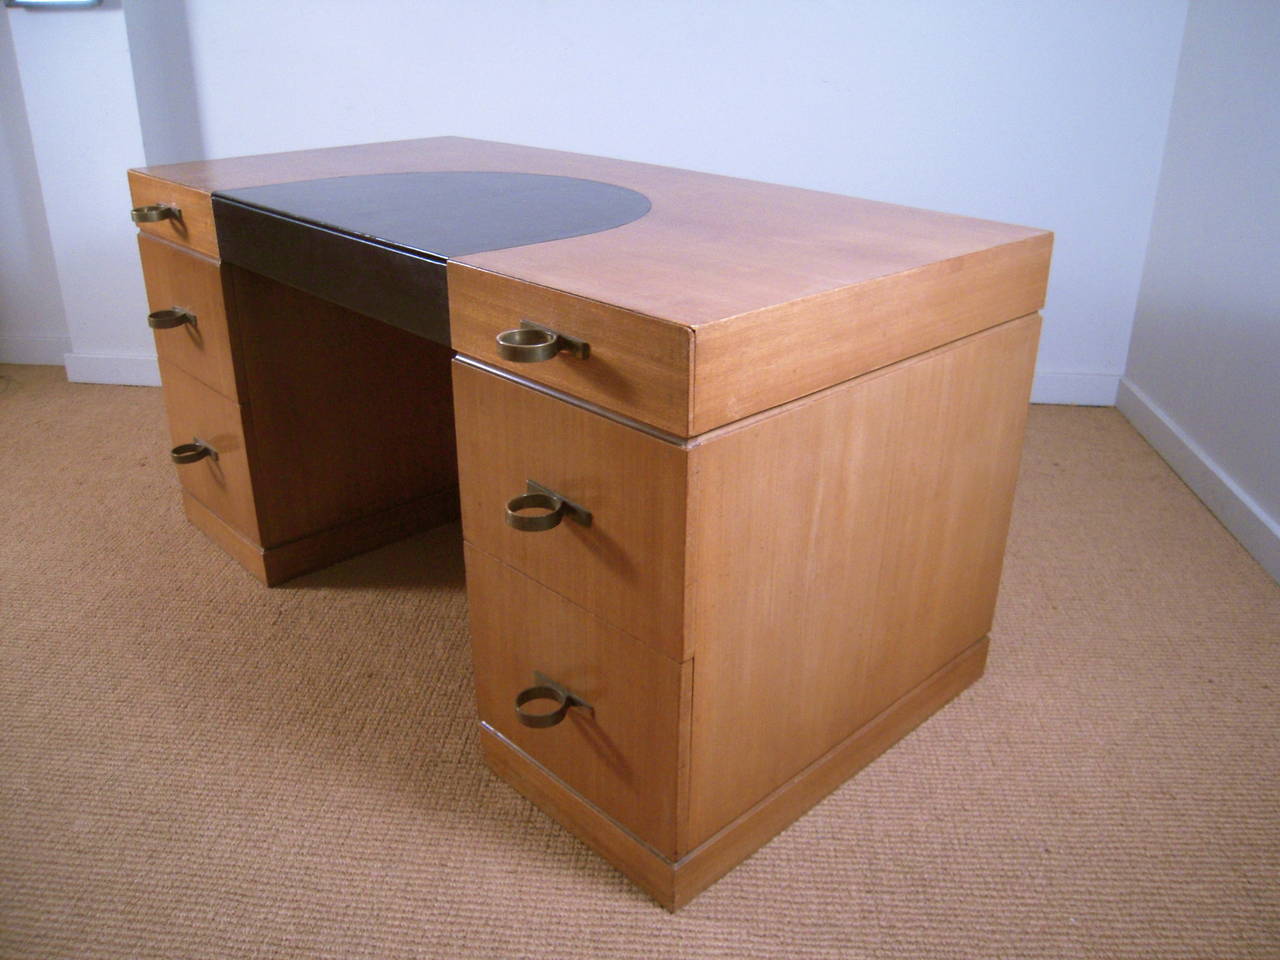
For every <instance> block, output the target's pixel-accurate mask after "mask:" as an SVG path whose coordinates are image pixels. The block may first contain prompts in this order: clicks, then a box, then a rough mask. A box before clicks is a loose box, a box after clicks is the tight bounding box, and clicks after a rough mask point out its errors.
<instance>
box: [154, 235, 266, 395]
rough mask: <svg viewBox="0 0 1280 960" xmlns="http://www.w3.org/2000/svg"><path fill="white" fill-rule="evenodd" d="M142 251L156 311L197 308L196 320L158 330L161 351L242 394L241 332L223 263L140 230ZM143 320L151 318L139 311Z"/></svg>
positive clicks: (221, 388)
mask: <svg viewBox="0 0 1280 960" xmlns="http://www.w3.org/2000/svg"><path fill="white" fill-rule="evenodd" d="M138 253H139V255H140V256H141V258H142V274H143V279H144V280H145V281H146V285H147V305H148V307H149V308H150V309H151V310H152V311H156V310H169V309H171V308H174V307H180V308H182V309H183V310H186V311H188V312H190V313H193V314H195V317H196V322H195V324H194V325H191V324H183V325H182V326H180V327H172V328H170V329H167V330H156V331H155V341H156V353H157V354H158V355H159V357H160V359H161V360H165V361H167V362H169V363H171V364H173V365H174V366H176V367H181V368H182V369H183V370H185V371H186V372H187V373H189V374H191V375H192V376H193V377H195V378H196V379H197V380H200V381H201V382H203V383H205V384H207V385H208V386H211V387H213V389H215V390H217V391H218V392H219V393H220V394H222V395H223V396H224V397H227V398H229V399H231V400H239V399H240V392H241V388H240V384H239V379H240V376H241V374H242V372H243V370H242V368H241V367H240V366H238V365H237V363H236V361H237V359H238V356H237V351H238V350H239V344H238V342H237V333H238V331H236V329H235V326H234V317H228V316H227V307H226V298H225V292H224V289H223V279H222V268H221V265H220V264H219V263H218V261H216V260H210V259H208V258H206V257H203V256H200V255H199V254H196V253H193V252H191V251H190V250H188V249H186V248H184V247H179V246H176V245H174V244H172V243H169V242H166V241H164V240H157V239H155V238H154V237H152V236H150V235H149V234H145V233H139V234H138ZM138 323H140V324H141V323H146V318H145V317H139V318H138Z"/></svg>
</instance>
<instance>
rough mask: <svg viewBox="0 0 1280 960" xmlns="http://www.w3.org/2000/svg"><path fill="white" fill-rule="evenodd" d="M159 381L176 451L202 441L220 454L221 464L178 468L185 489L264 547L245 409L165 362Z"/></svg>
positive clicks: (210, 460) (207, 461)
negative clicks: (161, 385) (252, 472)
mask: <svg viewBox="0 0 1280 960" xmlns="http://www.w3.org/2000/svg"><path fill="white" fill-rule="evenodd" d="M160 380H161V382H162V383H163V384H164V405H165V411H166V412H167V413H168V415H169V435H170V439H171V441H172V443H173V445H174V446H178V445H179V444H183V443H190V442H191V440H192V438H193V437H199V438H200V439H201V440H203V441H205V442H206V443H208V444H209V445H210V446H212V447H213V448H214V449H215V450H216V451H217V452H218V456H217V459H216V460H215V459H213V458H211V457H206V458H205V459H203V460H198V461H196V462H195V463H185V464H178V465H177V470H178V479H179V481H180V482H181V483H182V487H183V489H184V490H185V491H186V492H187V493H188V494H190V495H191V496H192V497H194V498H195V499H196V500H198V501H200V503H202V504H203V505H204V506H205V507H207V508H208V509H209V510H210V511H212V512H213V513H215V514H216V515H217V516H218V517H220V518H221V519H222V520H223V522H225V523H227V524H229V525H231V526H232V527H234V528H235V529H236V530H237V531H238V532H239V533H240V534H241V535H243V536H244V537H246V538H247V539H249V540H250V541H252V542H253V543H254V544H256V545H258V546H261V544H262V534H261V530H260V528H259V525H258V512H257V509H256V507H255V505H254V499H253V484H252V480H251V477H250V472H249V460H250V455H249V451H248V449H247V444H246V438H245V434H246V431H245V424H244V410H245V408H243V407H241V406H240V405H239V404H237V403H236V402H235V401H233V400H228V399H227V398H226V397H224V396H222V394H220V393H218V392H217V391H216V390H214V389H213V388H212V387H208V386H205V385H204V384H203V383H201V382H200V381H199V380H197V379H196V378H195V377H193V376H191V374H189V373H187V372H186V371H184V370H182V369H180V368H179V367H176V366H174V365H173V364H171V363H167V362H165V361H164V360H161V361H160Z"/></svg>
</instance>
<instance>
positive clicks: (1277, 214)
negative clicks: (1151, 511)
mask: <svg viewBox="0 0 1280 960" xmlns="http://www.w3.org/2000/svg"><path fill="white" fill-rule="evenodd" d="M1277 57H1280V4H1277V3H1273V2H1266V0H1214V2H1212V3H1207V2H1206V3H1196V4H1193V5H1192V8H1191V14H1190V17H1189V19H1188V22H1187V31H1186V39H1185V44H1184V47H1183V52H1182V62H1181V66H1180V68H1179V71H1178V81H1177V92H1176V97H1175V100H1174V107H1173V116H1172V120H1171V122H1170V126H1169V141H1168V149H1167V152H1166V154H1165V159H1164V169H1163V172H1162V175H1161V178H1160V191H1159V198H1158V201H1157V204H1156V212H1155V219H1154V224H1153V229H1152V235H1151V245H1150V250H1149V254H1148V257H1147V264H1146V272H1145V275H1144V277H1143V283H1142V292H1141V297H1140V299H1139V304H1138V312H1137V318H1136V322H1135V325H1134V331H1133V344H1132V347H1131V348H1130V353H1129V366H1128V370H1127V371H1126V374H1125V383H1124V386H1123V388H1122V390H1121V397H1120V401H1119V405H1120V408H1121V410H1123V411H1124V412H1125V414H1126V415H1128V416H1129V418H1130V419H1131V420H1132V421H1133V422H1134V424H1135V425H1136V426H1137V427H1138V428H1139V429H1140V430H1141V431H1142V432H1143V434H1145V435H1146V437H1147V439H1148V440H1150V441H1151V443H1152V445H1153V446H1155V447H1156V449H1157V450H1159V451H1160V452H1161V454H1163V455H1164V457H1165V458H1166V459H1167V460H1168V461H1169V462H1170V463H1171V464H1173V466H1174V468H1175V469H1177V470H1178V472H1179V473H1180V474H1181V475H1182V476H1183V478H1184V479H1185V480H1187V482H1188V483H1189V484H1190V485H1191V487H1192V488H1193V489H1194V490H1195V491H1196V492H1197V493H1198V494H1199V495H1200V497H1201V498H1202V499H1203V500H1204V501H1205V502H1206V503H1207V504H1208V505H1209V506H1210V507H1211V508H1212V509H1213V510H1214V512H1215V513H1217V515H1218V516H1219V518H1220V519H1221V520H1222V521H1223V522H1224V523H1225V524H1226V526H1227V527H1228V528H1229V529H1230V530H1231V531H1232V532H1233V533H1234V534H1235V535H1236V536H1237V537H1238V538H1239V539H1240V540H1241V542H1242V543H1244V545H1245V546H1246V547H1247V548H1249V550H1250V552H1252V553H1253V555H1254V556H1255V557H1257V558H1258V559H1259V560H1260V561H1261V562H1262V563H1263V565H1264V566H1265V567H1267V569H1268V570H1269V571H1270V572H1271V574H1272V576H1275V577H1276V578H1277V579H1280V71H1278V70H1277Z"/></svg>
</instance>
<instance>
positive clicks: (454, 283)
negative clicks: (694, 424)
mask: <svg viewBox="0 0 1280 960" xmlns="http://www.w3.org/2000/svg"><path fill="white" fill-rule="evenodd" d="M448 278H449V325H450V336H451V342H452V345H453V349H455V350H457V351H458V352H459V353H463V354H466V355H468V356H472V357H475V358H476V359H477V360H482V361H484V362H485V363H489V364H492V365H494V366H497V367H502V368H503V369H506V370H509V371H511V372H512V373H514V374H516V375H518V376H520V377H524V378H526V379H529V380H533V381H536V382H538V383H542V384H546V385H547V386H549V387H552V388H554V389H556V390H561V391H563V392H565V393H569V394H572V395H573V396H575V397H581V398H582V399H584V400H587V401H589V402H590V403H594V404H597V405H599V406H601V407H604V408H605V409H607V410H613V411H615V412H617V413H621V414H622V415H624V416H626V417H630V418H632V419H634V420H639V421H640V422H641V423H647V424H651V425H652V426H655V427H657V428H658V429H660V430H664V431H666V432H667V433H671V434H674V435H676V436H678V437H685V436H688V435H689V384H690V376H689V364H690V349H691V344H692V333H691V331H690V330H689V328H688V327H684V326H681V325H679V324H675V323H670V322H668V321H665V320H659V319H657V318H654V317H647V316H643V315H642V314H638V313H631V312H630V311H627V310H622V309H620V308H618V307H613V306H610V305H608V304H605V303H598V302H596V301H594V300H586V299H583V298H581V297H575V296H571V295H569V294H566V293H561V292H560V291H557V290H552V289H550V288H548V287H541V286H538V285H536V284H531V283H523V282H521V281H519V280H513V279H511V278H510V277H504V276H500V275H499V274H495V273H488V272H486V271H484V270H477V269H475V268H474V267H467V266H464V265H462V264H459V263H455V262H452V261H451V262H450V263H449V266H448ZM526 320H528V321H532V322H534V323H537V324H540V325H542V326H544V327H548V328H550V329H552V330H555V331H558V332H559V333H563V334H565V335H567V336H570V337H576V338H579V339H582V340H585V341H587V342H588V344H589V347H590V350H589V352H588V356H587V357H586V358H585V359H579V358H577V357H574V356H570V355H569V354H568V353H563V352H562V353H560V354H559V355H557V356H554V357H552V358H550V359H548V360H542V361H538V362H533V363H520V362H513V361H511V360H508V359H505V358H504V357H503V356H502V355H501V354H500V353H499V352H498V344H497V339H496V338H497V336H498V334H500V333H502V332H503V331H506V330H514V329H518V328H519V327H520V325H521V323H522V322H524V321H526Z"/></svg>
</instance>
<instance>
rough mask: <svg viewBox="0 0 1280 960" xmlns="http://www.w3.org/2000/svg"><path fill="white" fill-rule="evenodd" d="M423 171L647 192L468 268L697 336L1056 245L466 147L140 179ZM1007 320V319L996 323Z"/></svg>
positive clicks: (220, 183) (665, 171)
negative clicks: (698, 331)
mask: <svg viewBox="0 0 1280 960" xmlns="http://www.w3.org/2000/svg"><path fill="white" fill-rule="evenodd" d="M416 170H420V171H430V170H500V171H507V172H521V173H543V174H554V175H560V176H571V177H585V178H588V179H594V180H602V181H605V182H607V183H613V184H617V185H619V186H623V187H628V188H630V189H632V190H637V191H639V192H641V193H643V194H645V195H646V196H647V197H648V198H649V199H650V201H651V203H652V205H653V207H652V210H651V211H650V212H649V213H648V214H647V215H646V216H644V217H641V218H640V219H639V220H636V221H634V222H632V223H629V224H626V225H624V226H621V227H617V228H615V229H612V230H605V231H602V232H600V233H594V234H590V235H587V236H583V237H571V238H567V239H564V240H557V241H554V242H551V243H540V244H532V245H529V246H525V247H514V248H510V249H507V250H495V251H489V252H487V253H478V254H470V255H467V256H463V257H459V258H458V259H459V261H461V262H462V263H465V264H469V265H471V266H475V267H479V268H481V269H483V270H487V271H490V272H493V273H498V274H504V275H506V276H510V277H513V278H516V279H521V280H525V281H528V282H530V283H535V284H539V285H541V286H546V287H551V288H554V289H557V290H562V291H565V292H567V293H570V294H574V295H576V296H579V297H583V298H586V299H590V300H598V301H600V302H601V303H608V304H613V305H615V306H617V307H619V308H621V309H624V310H628V311H631V312H634V313H638V314H642V315H646V316H652V317H660V318H663V319H667V320H674V321H677V322H680V323H684V324H688V325H693V326H696V325H698V324H701V323H709V322H712V321H715V320H722V319H724V318H726V317H736V316H739V315H742V314H748V313H753V312H755V311H757V310H761V309H765V308H768V307H773V306H777V305H779V304H783V303H789V302H791V301H793V300H797V299H801V298H805V297H810V296H813V295H815V294H820V293H825V292H829V291H832V290H836V289H839V288H841V287H846V286H850V285H853V284H858V283H863V282H865V281H868V280H874V279H876V278H878V277H886V276H889V275H892V274H900V273H904V272H907V271H911V270H914V269H915V268H917V267H920V266H924V265H925V264H929V263H934V262H937V261H944V260H952V259H954V258H956V257H961V256H964V255H965V254H968V253H973V252H975V251H978V250H983V249H986V248H988V247H993V246H1000V245H1002V244H1006V243H1013V242H1016V241H1019V240H1024V239H1027V238H1028V237H1033V236H1044V237H1047V236H1048V234H1047V233H1046V232H1045V231H1043V230H1036V229H1033V228H1030V227H1019V226H1012V225H1009V224H1001V223H994V222H991V221H987V220H976V219H973V218H969V217H958V216H954V215H951V214H945V213H936V212H933V211H928V210H917V209H914V208H910V207H901V206H896V205H894V204H887V203H878V202H876V201H872V200H860V199H857V198H854V197H843V196H838V195H836V194H830V193H820V192H818V191H814V190H802V189H797V188H795V187H786V186H779V185H777V184H766V183H755V182H752V181H749V180H740V179H736V178H733V177H723V176H717V175H715V174H709V173H696V172H692V171H688V170H677V169H674V168H671V167H660V166H655V165H653V164H645V163H632V162H629V161H624V160H611V159H607V158H603V157H591V156H586V155H583V154H575V153H565V152H561V151H556V150H542V149H538V148H534V147H522V146H517V145H514V144H504V143H490V142H487V141H483V140H470V139H466V138H461V137H437V138H432V139H426V140H402V141H398V142H392V143H376V144H364V145H360V146H351V147H334V148H329V149H324V150H304V151H297V152H293V153H280V154H269V155H264V156H256V157H238V158H233V159H227V160H208V161H201V162H198V163H184V164H172V165H168V166H161V167H150V168H147V169H145V170H143V171H138V173H140V174H142V175H144V176H148V177H150V178H151V179H163V180H168V181H173V182H175V183H179V184H184V185H186V186H187V187H188V188H190V189H193V190H195V191H197V192H203V193H205V194H207V193H210V192H212V191H215V190H223V189H232V188H234V187H250V186H257V185H261V184H266V183H282V182H288V181H296V180H308V179H315V178H320V177H337V176H352V175H356V174H370V173H403V172H408V171H416ZM1038 306H1039V305H1038V304H1036V305H1033V306H1032V307H1030V308H1029V309H1031V310H1033V309H1037V308H1038ZM1024 312H1027V311H1024ZM1011 316H1012V315H1011ZM1004 319H1009V317H999V318H997V320H1004Z"/></svg>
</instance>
